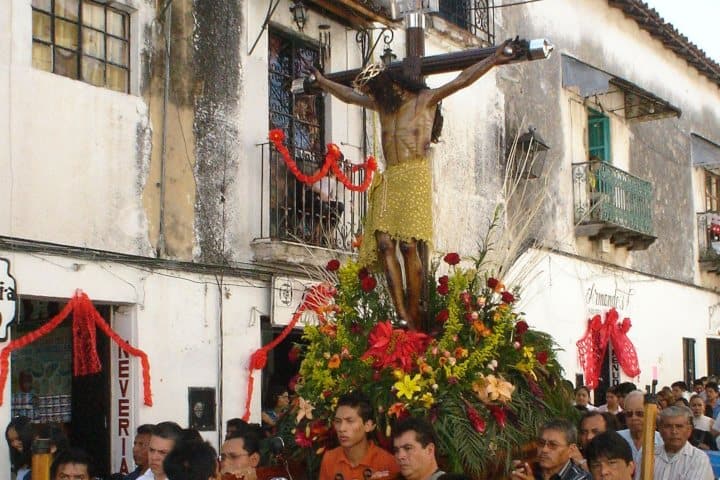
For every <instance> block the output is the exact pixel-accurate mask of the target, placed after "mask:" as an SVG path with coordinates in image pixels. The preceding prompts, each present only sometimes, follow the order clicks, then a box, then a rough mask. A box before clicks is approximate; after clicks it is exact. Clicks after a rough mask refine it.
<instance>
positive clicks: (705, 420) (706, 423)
mask: <svg viewBox="0 0 720 480" xmlns="http://www.w3.org/2000/svg"><path fill="white" fill-rule="evenodd" d="M713 422H714V420H713V419H712V418H710V417H708V416H705V415H700V416H699V417H695V416H693V428H697V429H698V430H702V431H703V432H709V431H710V429H711V428H712V427H713Z"/></svg>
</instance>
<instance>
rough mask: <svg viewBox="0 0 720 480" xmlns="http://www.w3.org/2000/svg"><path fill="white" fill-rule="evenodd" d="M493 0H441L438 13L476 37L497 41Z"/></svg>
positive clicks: (489, 41) (490, 43)
mask: <svg viewBox="0 0 720 480" xmlns="http://www.w3.org/2000/svg"><path fill="white" fill-rule="evenodd" d="M493 6H494V5H493V0H441V1H440V11H439V12H438V15H439V16H440V17H441V18H444V19H445V20H447V21H448V22H450V23H453V24H455V25H457V26H458V27H460V28H463V29H465V30H467V31H468V32H470V33H472V34H473V35H475V36H476V37H479V38H481V39H483V40H485V41H487V42H488V44H489V45H492V44H494V43H495V29H494V18H493Z"/></svg>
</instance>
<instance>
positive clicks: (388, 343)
mask: <svg viewBox="0 0 720 480" xmlns="http://www.w3.org/2000/svg"><path fill="white" fill-rule="evenodd" d="M429 341H430V337H428V336H427V335H425V334H424V333H418V332H415V331H412V330H411V331H407V332H406V331H405V330H401V329H399V328H396V329H393V328H392V324H391V323H390V322H389V321H387V322H380V323H378V324H377V325H375V327H373V329H372V330H371V331H370V337H369V341H368V344H369V345H370V348H369V349H368V350H367V351H366V352H365V353H364V354H363V356H362V357H361V358H362V360H367V359H368V358H372V359H373V360H374V363H373V368H376V369H383V368H385V367H391V368H399V369H402V370H403V371H405V372H409V371H411V370H412V368H413V366H414V365H415V358H416V357H417V356H418V354H420V353H422V352H424V351H425V349H426V348H427V345H428V342H429Z"/></svg>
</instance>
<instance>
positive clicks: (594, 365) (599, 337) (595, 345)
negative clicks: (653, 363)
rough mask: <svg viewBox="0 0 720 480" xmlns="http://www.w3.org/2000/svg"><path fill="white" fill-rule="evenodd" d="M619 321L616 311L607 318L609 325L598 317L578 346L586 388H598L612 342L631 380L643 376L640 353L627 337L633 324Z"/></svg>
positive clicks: (626, 319)
mask: <svg viewBox="0 0 720 480" xmlns="http://www.w3.org/2000/svg"><path fill="white" fill-rule="evenodd" d="M619 318H620V316H619V315H618V312H617V310H615V309H614V308H612V309H610V310H608V312H607V313H606V314H605V322H603V321H602V320H601V318H600V315H595V316H594V317H592V318H591V319H590V320H588V328H587V331H586V332H585V335H584V336H583V337H582V338H581V339H580V340H578V342H577V344H576V345H577V348H578V360H579V361H580V365H581V366H582V368H583V372H584V374H585V386H587V387H588V388H590V389H594V388H597V387H598V384H599V381H600V370H601V369H602V362H603V360H604V359H605V352H606V351H607V346H608V342H611V343H612V347H613V351H614V352H615V356H616V357H617V359H618V363H619V364H620V368H622V370H623V372H625V374H626V375H628V376H630V377H636V376H638V375H640V365H639V364H638V358H637V352H636V351H635V346H634V345H633V343H632V341H631V340H630V339H629V338H628V336H627V332H628V331H629V330H630V327H632V323H631V322H630V319H629V318H627V317H626V318H624V319H623V320H622V321H621V322H618V319H619Z"/></svg>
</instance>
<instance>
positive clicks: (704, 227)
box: [697, 212, 720, 273]
mask: <svg viewBox="0 0 720 480" xmlns="http://www.w3.org/2000/svg"><path fill="white" fill-rule="evenodd" d="M697 229H698V253H699V257H700V258H699V261H700V266H701V267H702V269H703V270H705V271H711V272H717V273H720V212H702V213H698V214H697Z"/></svg>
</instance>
